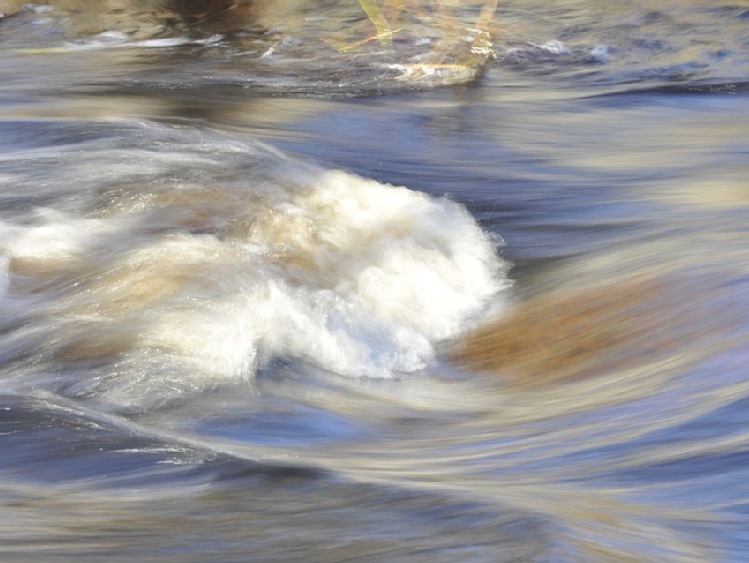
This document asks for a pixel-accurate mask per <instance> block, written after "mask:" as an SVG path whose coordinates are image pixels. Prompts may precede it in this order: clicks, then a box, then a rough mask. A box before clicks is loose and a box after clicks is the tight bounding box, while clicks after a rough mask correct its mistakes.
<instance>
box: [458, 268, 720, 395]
mask: <svg viewBox="0 0 749 563" xmlns="http://www.w3.org/2000/svg"><path fill="white" fill-rule="evenodd" d="M696 295H697V293H696V291H695V288H691V289H690V288H689V287H688V286H687V284H683V283H680V282H676V281H673V280H668V279H665V278H640V277H636V278H631V279H627V280H623V281H619V282H616V283H612V284H611V285H597V286H593V287H587V288H582V289H575V290H564V291H559V292H555V293H553V294H551V295H546V296H542V297H539V298H535V299H532V300H530V301H528V302H525V303H522V304H520V305H518V306H517V307H515V308H514V309H513V310H512V311H511V312H510V313H509V314H508V315H506V316H504V317H502V318H500V319H497V320H494V321H491V322H489V323H488V324H486V325H484V326H482V327H480V328H478V329H477V330H475V331H473V332H470V333H469V334H467V335H466V336H465V337H463V338H462V339H461V340H460V341H459V342H458V343H457V344H456V345H455V346H454V347H453V349H452V350H451V351H450V354H449V359H450V360H451V361H452V362H453V363H455V364H457V365H459V366H460V367H462V368H465V369H467V370H470V371H475V372H480V373H493V374H497V375H500V376H501V377H503V378H505V379H506V380H507V382H508V383H509V384H510V385H512V386H518V387H527V386H531V387H532V386H537V385H546V384H554V383H562V382H568V381H574V380H578V379H582V378H588V377H591V376H595V375H603V374H609V373H613V372H616V371H619V370H625V369H630V368H635V367H638V366H642V365H645V364H646V363H649V362H653V361H656V360H663V359H666V358H668V357H671V356H673V355H675V354H679V353H680V352H682V351H688V350H689V349H690V347H692V346H694V345H696V344H697V342H698V341H704V339H705V338H706V337H708V336H710V337H713V338H714V337H715V336H717V335H718V334H720V333H721V332H724V331H726V330H727V329H728V328H729V325H730V320H727V319H726V318H722V319H715V318H712V319H710V318H706V316H705V314H704V311H700V305H699V303H695V298H696ZM729 319H730V317H729Z"/></svg>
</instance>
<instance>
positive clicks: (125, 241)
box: [6, 145, 508, 404]
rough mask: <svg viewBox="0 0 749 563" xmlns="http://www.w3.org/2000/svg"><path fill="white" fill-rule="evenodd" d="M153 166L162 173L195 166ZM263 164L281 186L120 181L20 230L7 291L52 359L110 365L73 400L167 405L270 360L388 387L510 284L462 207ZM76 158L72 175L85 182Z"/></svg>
mask: <svg viewBox="0 0 749 563" xmlns="http://www.w3.org/2000/svg"><path fill="white" fill-rule="evenodd" d="M235 149H236V147H235V146H234V145H231V146H230V147H228V150H229V151H230V152H231V154H232V155H236V150H235ZM218 152H220V151H218ZM134 154H137V155H138V156H139V158H144V155H143V153H142V151H140V152H135V153H134ZM100 157H101V155H99V156H97V160H99V159H100ZM224 157H226V155H224ZM148 158H151V159H154V158H155V159H157V160H158V162H157V163H151V164H150V166H151V167H152V168H154V169H158V168H159V166H166V167H167V168H168V167H169V166H175V167H176V166H177V165H181V166H185V164H184V163H185V162H188V161H193V162H201V161H200V159H199V158H197V157H196V155H195V154H189V155H184V156H183V159H182V162H180V159H179V158H176V155H175V153H169V152H168V151H164V154H160V153H154V154H152V155H150V156H149V157H148ZM217 158H221V157H220V156H219V157H217ZM235 158H236V156H235ZM264 158H266V159H268V161H264V162H265V163H266V164H267V162H271V163H275V164H273V166H276V167H277V168H278V170H277V173H273V172H272V170H271V173H269V172H268V170H267V169H264V170H263V173H262V174H260V175H257V176H256V177H251V176H244V177H242V176H241V175H239V176H238V177H237V178H229V179H223V180H220V181H215V182H213V181H210V182H204V181H200V182H192V183H191V182H179V183H177V184H176V185H173V184H174V183H173V182H172V185H166V186H165V185H163V183H158V182H151V183H143V184H141V183H136V184H135V185H133V184H132V183H130V184H127V185H126V187H125V188H122V189H113V190H109V191H108V190H103V191H101V192H100V193H99V195H98V196H97V200H96V201H95V202H94V205H92V206H89V207H88V210H86V209H82V210H80V212H78V213H75V212H70V211H66V212H60V211H54V210H46V211H40V212H39V213H38V215H37V218H36V220H35V221H32V222H31V223H27V224H24V225H16V226H14V227H12V230H13V236H10V237H8V243H7V247H6V254H8V256H9V257H10V260H11V264H13V263H15V264H16V270H18V272H19V273H17V274H16V278H17V281H18V280H20V281H19V282H18V283H17V284H16V293H17V296H19V297H20V296H21V295H20V294H21V293H23V288H24V287H28V288H33V291H35V292H36V293H35V296H36V297H35V298H36V299H37V304H36V307H37V310H36V319H37V320H36V321H34V322H38V323H40V325H39V326H40V327H42V325H43V328H40V329H39V331H41V332H44V331H45V330H46V331H47V332H46V334H47V336H46V338H47V339H48V342H47V349H48V350H49V351H50V352H49V354H50V357H51V358H52V360H51V361H54V362H68V363H70V362H72V363H73V364H75V363H80V362H94V363H95V364H96V365H100V364H101V363H102V362H105V363H108V364H109V365H110V366H111V368H109V371H108V373H107V375H106V376H99V375H97V376H96V377H93V378H81V379H80V380H77V381H75V382H74V383H73V384H72V385H70V386H69V387H68V391H69V392H72V393H75V394H80V393H83V394H89V395H90V394H95V395H98V396H100V397H105V398H107V399H108V400H111V401H114V402H117V403H118V404H123V403H135V404H138V403H142V402H143V401H144V400H146V401H147V400H150V399H153V397H160V399H159V400H163V399H164V396H165V395H169V393H171V392H178V393H182V392H184V390H185V389H201V388H205V387H206V386H213V385H217V384H222V383H225V382H232V381H241V380H247V379H250V378H252V377H253V375H254V374H255V373H256V371H257V370H258V369H259V368H261V367H262V366H264V365H266V364H267V362H268V361H270V360H272V359H273V358H292V359H296V360H301V361H304V362H308V363H310V364H314V365H316V366H318V367H319V368H322V369H326V370H331V371H333V372H337V373H340V374H345V375H349V376H352V377H392V376H394V375H396V374H403V373H407V372H411V371H414V370H418V369H420V368H422V367H424V366H425V365H427V364H428V363H429V362H431V361H433V357H434V345H435V343H437V342H438V341H440V340H443V339H446V338H450V337H452V336H455V335H456V334H457V333H459V332H460V331H461V330H463V329H464V328H465V327H466V323H469V322H471V320H472V319H473V318H474V317H475V316H476V315H479V314H480V313H481V311H482V310H483V309H484V308H485V307H486V305H487V303H488V302H489V301H490V300H492V299H494V298H495V297H496V296H497V294H498V293H499V292H501V291H502V289H503V288H504V287H506V285H507V283H508V282H507V279H506V276H505V270H506V264H505V263H504V262H503V261H502V260H501V259H500V258H498V257H497V254H496V245H497V242H498V241H497V240H496V239H493V238H492V237H490V236H488V235H487V234H486V233H484V232H482V230H481V229H480V228H479V226H478V225H477V224H476V222H475V221H474V220H473V218H472V217H471V216H470V215H469V213H468V212H467V211H466V210H465V208H464V207H463V206H461V205H459V204H457V203H454V202H452V201H449V200H447V199H441V198H433V197H429V196H427V195H425V194H423V193H419V192H414V191H412V190H409V189H406V188H402V187H393V186H388V185H383V184H380V183H378V182H375V181H372V180H367V179H363V178H360V177H357V176H354V175H351V174H348V173H345V172H341V171H320V170H317V169H314V168H310V167H307V166H297V165H289V162H288V161H287V160H285V159H284V158H283V157H279V156H278V155H277V154H276V153H275V152H273V151H268V152H267V153H266V154H265V155H264ZM116 160H118V161H119V160H120V157H119V156H118V158H117V159H116ZM76 162H77V164H76V166H73V167H70V168H68V170H70V171H72V173H74V174H80V175H81V176H82V177H83V175H84V174H85V169H86V166H87V164H86V162H85V161H76ZM136 164H137V162H135V161H132V162H130V164H129V165H128V167H126V168H127V170H129V169H131V168H132V167H133V166H135V165H136ZM144 165H146V168H148V163H144ZM200 166H201V174H205V173H206V170H210V167H211V165H210V163H209V162H207V161H205V162H201V164H200ZM265 168H267V167H265ZM107 170H108V171H107V174H108V176H106V177H107V178H108V180H107V181H108V182H110V183H111V182H112V181H113V177H112V174H113V172H112V170H114V169H113V168H108V169H107ZM127 170H125V172H127ZM125 175H126V176H128V177H129V176H130V175H129V174H125ZM24 284H27V285H26V286H24ZM11 285H12V284H11ZM40 287H43V288H51V289H43V290H39V288H40ZM30 291H31V289H30ZM39 331H37V333H39ZM71 365H72V364H71ZM149 398H150V399H149Z"/></svg>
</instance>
